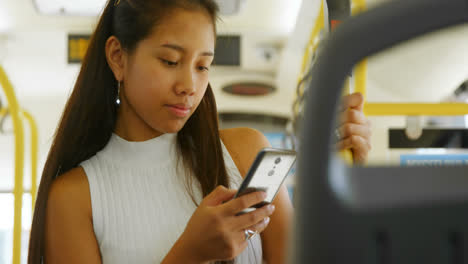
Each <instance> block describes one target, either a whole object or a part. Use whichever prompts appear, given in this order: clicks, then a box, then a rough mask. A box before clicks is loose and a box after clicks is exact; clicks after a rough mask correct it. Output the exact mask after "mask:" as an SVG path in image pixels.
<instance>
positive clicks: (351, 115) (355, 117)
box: [339, 108, 369, 125]
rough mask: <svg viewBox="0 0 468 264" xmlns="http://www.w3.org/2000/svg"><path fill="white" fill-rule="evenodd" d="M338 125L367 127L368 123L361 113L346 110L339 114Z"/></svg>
mask: <svg viewBox="0 0 468 264" xmlns="http://www.w3.org/2000/svg"><path fill="white" fill-rule="evenodd" d="M339 121H340V125H343V124H346V123H354V124H362V125H367V124H369V121H368V120H367V118H366V116H365V115H364V113H363V112H362V111H359V110H356V109H352V108H348V109H346V110H345V111H343V112H342V113H341V114H340V118H339Z"/></svg>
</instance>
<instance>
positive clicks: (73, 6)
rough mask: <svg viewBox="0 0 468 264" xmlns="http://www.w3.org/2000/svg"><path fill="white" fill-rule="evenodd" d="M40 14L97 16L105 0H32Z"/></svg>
mask: <svg viewBox="0 0 468 264" xmlns="http://www.w3.org/2000/svg"><path fill="white" fill-rule="evenodd" d="M33 2H34V5H35V6H36V8H37V10H38V11H39V13H41V14H45V15H76V16H97V15H99V13H100V12H101V11H102V10H103V8H104V5H105V3H106V0H79V1H73V0H33Z"/></svg>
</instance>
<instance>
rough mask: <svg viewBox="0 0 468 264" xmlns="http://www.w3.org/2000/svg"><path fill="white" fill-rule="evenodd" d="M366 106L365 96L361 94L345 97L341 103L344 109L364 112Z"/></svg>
mask: <svg viewBox="0 0 468 264" xmlns="http://www.w3.org/2000/svg"><path fill="white" fill-rule="evenodd" d="M363 106H364V96H362V94H361V93H353V94H349V95H346V96H344V97H343V99H342V102H341V107H342V109H343V110H344V109H348V108H353V109H356V110H358V111H362V108H363Z"/></svg>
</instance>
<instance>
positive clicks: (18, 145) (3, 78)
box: [0, 65, 24, 264]
mask: <svg viewBox="0 0 468 264" xmlns="http://www.w3.org/2000/svg"><path fill="white" fill-rule="evenodd" d="M0 85H1V86H2V87H3V90H4V91H5V96H6V98H7V103H8V106H9V111H10V114H11V118H12V120H13V130H14V137H15V182H14V184H15V185H14V189H13V194H14V197H15V209H14V224H13V264H19V263H20V260H21V208H22V207H23V165H24V130H23V123H22V122H21V119H20V107H19V105H18V101H17V99H16V96H15V93H14V90H13V86H12V85H11V82H10V80H8V77H7V75H6V73H5V71H4V69H3V67H2V66H1V65H0Z"/></svg>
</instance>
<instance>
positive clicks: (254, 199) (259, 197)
mask: <svg viewBox="0 0 468 264" xmlns="http://www.w3.org/2000/svg"><path fill="white" fill-rule="evenodd" d="M265 198H266V193H265V192H252V193H248V194H245V195H242V196H240V197H237V198H236V199H233V200H231V201H229V202H227V203H225V204H223V205H222V211H223V213H224V214H225V215H235V214H237V213H239V212H240V211H242V210H244V209H246V208H249V207H252V206H253V205H256V204H258V203H261V202H263V200H264V199H265Z"/></svg>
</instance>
